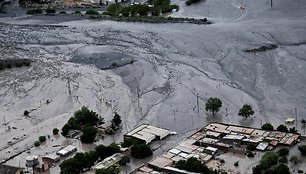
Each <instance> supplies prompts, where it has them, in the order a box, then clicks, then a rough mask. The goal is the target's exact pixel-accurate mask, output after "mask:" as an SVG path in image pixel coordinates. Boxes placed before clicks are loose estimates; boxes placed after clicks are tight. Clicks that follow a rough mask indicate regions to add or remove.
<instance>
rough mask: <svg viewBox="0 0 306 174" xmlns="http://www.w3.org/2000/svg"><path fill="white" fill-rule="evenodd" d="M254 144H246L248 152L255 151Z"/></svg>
mask: <svg viewBox="0 0 306 174" xmlns="http://www.w3.org/2000/svg"><path fill="white" fill-rule="evenodd" d="M256 147H257V146H256V144H248V145H247V150H250V151H254V150H256Z"/></svg>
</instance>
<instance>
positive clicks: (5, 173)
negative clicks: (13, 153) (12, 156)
mask: <svg viewBox="0 0 306 174" xmlns="http://www.w3.org/2000/svg"><path fill="white" fill-rule="evenodd" d="M0 174H23V169H22V168H19V167H14V166H8V165H4V164H1V165H0Z"/></svg>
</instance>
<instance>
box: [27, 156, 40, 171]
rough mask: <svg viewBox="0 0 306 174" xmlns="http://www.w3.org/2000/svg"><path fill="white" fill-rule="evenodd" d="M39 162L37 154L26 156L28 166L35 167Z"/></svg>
mask: <svg viewBox="0 0 306 174" xmlns="http://www.w3.org/2000/svg"><path fill="white" fill-rule="evenodd" d="M38 164H39V161H38V157H37V156H28V157H27V158H26V166H27V167H31V168H34V167H35V166H37V165H38Z"/></svg>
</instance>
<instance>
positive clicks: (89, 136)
mask: <svg viewBox="0 0 306 174" xmlns="http://www.w3.org/2000/svg"><path fill="white" fill-rule="evenodd" d="M97 132H98V131H97V129H96V128H94V127H93V126H88V125H87V126H85V128H84V129H83V135H81V142H82V143H87V144H89V143H93V142H94V141H95V138H96V134H97Z"/></svg>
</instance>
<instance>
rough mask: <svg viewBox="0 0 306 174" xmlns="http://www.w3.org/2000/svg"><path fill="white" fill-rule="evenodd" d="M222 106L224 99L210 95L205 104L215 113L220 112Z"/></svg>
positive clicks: (206, 107) (206, 108) (207, 109)
mask: <svg viewBox="0 0 306 174" xmlns="http://www.w3.org/2000/svg"><path fill="white" fill-rule="evenodd" d="M221 107H222V101H221V100H220V99H218V98H212V97H210V98H209V99H208V100H207V102H206V104H205V110H206V111H210V112H212V114H213V115H215V114H216V113H217V112H219V110H220V108H221Z"/></svg>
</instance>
